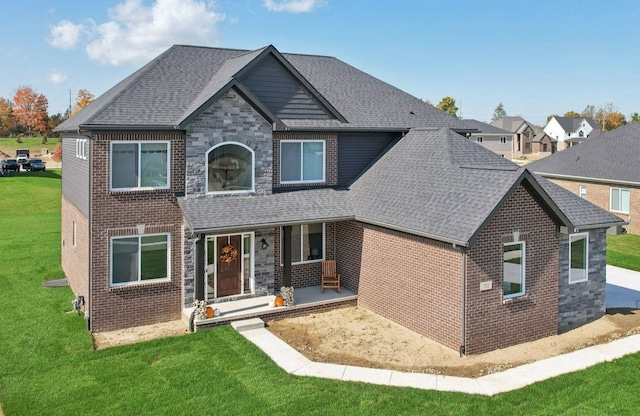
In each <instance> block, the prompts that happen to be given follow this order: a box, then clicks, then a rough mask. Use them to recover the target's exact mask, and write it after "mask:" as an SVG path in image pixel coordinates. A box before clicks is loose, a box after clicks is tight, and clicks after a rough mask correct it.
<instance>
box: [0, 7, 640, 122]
mask: <svg viewBox="0 0 640 416" xmlns="http://www.w3.org/2000/svg"><path fill="white" fill-rule="evenodd" d="M638 22H640V3H638V2H637V1H615V0H613V1H609V2H606V3H603V2H601V1H562V2H560V1H546V0H539V1H517V0H511V1H490V2H484V1H464V0H458V1H456V2H452V1H445V0H441V1H439V0H395V1H373V0H372V1H364V0H216V1H207V0H102V1H87V0H82V1H76V0H64V1H63V0H58V1H42V0H28V1H11V2H6V4H3V13H2V16H1V17H0V97H4V98H7V99H12V97H13V94H14V92H15V89H16V88H18V87H20V86H30V87H32V88H33V89H34V90H36V91H37V92H39V93H42V94H44V95H45V96H46V97H47V98H48V100H49V113H57V112H61V113H63V112H64V111H65V110H66V108H67V107H68V106H69V95H70V91H71V95H72V99H73V100H75V96H76V93H77V91H78V90H79V89H81V88H84V89H88V90H89V91H91V92H92V93H93V94H95V95H96V96H98V95H100V94H102V93H104V92H105V91H107V90H108V89H109V88H110V87H112V86H113V85H115V84H116V83H117V82H119V81H120V80H122V79H123V78H125V77H126V76H127V75H129V74H131V73H132V72H134V71H135V70H136V69H137V68H139V67H140V66H142V65H143V64H144V63H146V62H148V61H149V60H151V59H153V57H154V56H157V55H158V54H159V53H161V52H162V51H164V50H165V49H167V48H168V47H169V46H171V45H172V44H177V43H179V44H193V45H206V46H217V47H224V48H240V49H257V48H260V47H263V46H266V45H269V44H272V45H274V46H275V47H276V48H277V49H278V50H279V51H280V52H291V53H305V54H320V55H330V56H335V57H336V58H339V59H341V60H343V61H345V62H347V63H349V64H351V65H353V66H355V67H357V68H359V69H361V70H363V71H365V72H368V73H370V74H372V75H374V76H376V77H378V78H380V79H382V80H383V81H386V82H388V83H390V84H392V85H394V86H396V87H398V88H400V89H402V90H404V91H407V92H409V93H410V94H412V95H414V96H416V97H419V98H422V99H429V100H430V101H431V102H432V103H433V104H437V103H438V102H439V101H440V100H441V99H442V98H443V97H445V96H451V97H453V98H455V99H456V101H457V105H458V107H461V115H462V117H463V118H474V119H478V120H481V121H489V120H490V119H491V116H492V114H493V110H494V109H495V108H496V106H497V105H498V103H500V102H502V103H503V105H504V108H505V110H506V111H507V113H508V114H509V115H521V116H523V117H524V118H526V119H527V120H529V121H531V122H533V123H536V124H544V122H545V120H546V117H547V116H548V115H550V114H560V115H562V114H563V113H565V112H566V111H569V110H574V111H577V112H580V111H582V110H583V109H584V108H585V107H586V106H587V105H595V106H596V107H599V106H603V105H604V104H606V103H613V104H614V107H616V108H617V110H618V111H620V112H621V113H623V114H624V115H625V116H627V118H628V117H629V114H630V113H632V112H636V111H637V112H640V103H638V96H639V94H638V87H637V84H636V76H637V75H638V72H639V70H640V36H639V35H640V25H639V24H638Z"/></svg>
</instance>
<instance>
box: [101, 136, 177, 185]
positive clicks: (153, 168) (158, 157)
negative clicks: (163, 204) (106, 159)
mask: <svg viewBox="0 0 640 416" xmlns="http://www.w3.org/2000/svg"><path fill="white" fill-rule="evenodd" d="M169 149H170V145H169V142H166V141H157V142H156V141H153V142H112V143H111V169H110V173H111V175H110V176H111V189H112V190H128V189H138V188H147V189H167V188H169Z"/></svg>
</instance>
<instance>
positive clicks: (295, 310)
mask: <svg viewBox="0 0 640 416" xmlns="http://www.w3.org/2000/svg"><path fill="white" fill-rule="evenodd" d="M294 296H295V306H293V307H285V306H280V307H273V306H269V303H270V301H272V300H273V299H274V298H275V295H267V296H259V297H252V298H246V299H240V300H235V301H227V302H219V303H213V304H211V305H209V306H211V307H213V308H217V309H218V310H219V311H220V315H219V316H216V317H213V318H209V319H205V320H202V321H195V322H194V329H195V330H199V329H206V328H212V327H214V326H219V325H224V324H228V323H230V322H233V321H239V320H243V319H249V318H261V319H263V320H265V321H267V320H271V319H284V318H291V317H296V316H304V315H308V314H310V313H314V312H323V311H327V310H330V309H335V308H340V307H343V306H355V305H356V304H357V300H358V295H356V294H355V293H354V292H353V291H351V290H349V289H347V288H345V287H342V288H341V290H340V293H338V292H336V291H334V290H326V289H325V291H324V292H322V291H321V289H320V286H309V287H303V288H298V289H295V294H294ZM193 309H194V308H184V309H183V311H182V319H183V320H184V321H185V323H187V324H188V323H189V319H190V317H191V313H192V312H193Z"/></svg>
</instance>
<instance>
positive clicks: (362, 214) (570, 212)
mask: <svg viewBox="0 0 640 416" xmlns="http://www.w3.org/2000/svg"><path fill="white" fill-rule="evenodd" d="M57 130H58V131H60V132H62V139H61V140H62V149H63V165H62V166H63V175H62V177H63V179H62V265H63V268H64V271H65V274H66V276H67V278H68V280H69V282H70V285H71V287H72V288H73V290H74V292H75V293H76V294H77V295H81V296H84V297H85V299H86V304H85V309H84V312H85V316H86V317H87V320H88V327H89V329H90V330H91V331H108V330H114V329H119V328H125V327H129V326H134V325H143V324H151V323H154V322H160V321H166V320H171V319H179V318H180V317H181V316H183V315H184V313H185V310H187V309H188V308H190V307H191V306H192V304H193V302H194V301H195V300H205V301H207V302H209V303H212V302H221V301H231V302H232V301H234V300H236V299H243V298H250V297H259V296H267V295H273V294H275V293H276V291H277V290H278V288H280V287H281V286H283V285H284V286H293V287H294V288H302V287H310V286H318V285H319V284H320V272H321V264H322V263H321V262H322V260H323V259H335V260H336V261H337V267H338V271H339V272H340V274H341V277H342V286H343V287H344V288H346V289H350V290H351V291H353V292H355V293H357V303H358V304H359V305H360V306H361V307H364V308H367V309H370V310H372V311H373V312H375V313H378V314H380V315H382V316H385V317H387V318H390V319H392V320H394V321H396V322H398V323H400V324H401V325H404V326H406V327H408V328H411V329H413V330H415V331H417V332H419V333H421V334H423V335H425V336H427V337H429V338H432V339H434V340H436V341H438V342H440V343H442V344H444V345H446V346H447V347H449V348H453V349H456V350H458V349H459V350H460V351H461V352H462V353H465V354H475V353H481V352H485V351H489V350H493V349H496V348H501V347H506V346H509V345H514V344H518V343H521V342H526V341H531V340H534V339H538V338H541V337H545V336H548V335H552V334H556V333H557V332H558V329H559V328H562V327H565V326H568V325H575V324H581V323H584V322H587V321H589V320H592V319H595V318H598V317H600V316H602V315H603V314H604V312H605V289H606V284H605V277H606V276H605V247H606V239H605V230H606V229H607V228H608V227H610V226H612V225H617V224H622V221H621V220H620V219H619V218H617V217H616V216H614V215H612V214H610V213H608V212H606V211H603V210H601V209H600V208H598V207H596V206H594V205H593V204H591V203H589V202H588V201H585V200H584V199H581V198H579V197H577V196H575V195H573V194H572V193H570V192H567V191H566V190H564V189H562V188H560V187H558V186H557V185H554V184H552V183H551V182H549V181H547V180H545V179H544V178H541V177H538V176H536V175H533V174H532V173H531V172H530V171H529V170H528V169H526V168H520V167H518V166H516V165H515V164H513V163H511V162H510V161H508V160H506V159H504V158H502V157H500V156H498V155H496V154H494V153H492V152H490V151H488V150H487V149H484V148H482V147H480V146H476V145H475V144H473V143H469V140H468V139H467V138H466V137H464V136H463V135H466V134H468V133H470V130H469V129H468V128H467V126H465V125H464V124H463V123H461V122H460V121H459V120H457V119H456V118H454V117H450V116H448V115H446V114H444V113H443V112H441V111H438V110H436V109H435V108H434V107H432V106H430V105H427V104H426V103H424V102H422V101H421V100H419V99H417V98H415V97H412V96H410V95H408V94H406V93H404V92H402V91H400V90H398V89H396V88H394V87H392V86H390V85H388V84H386V83H384V82H382V81H380V80H378V79H376V78H373V77H372V76H370V75H368V74H366V73H364V72H362V71H359V70H357V69H355V68H353V67H352V66H349V65H347V64H346V63H344V62H342V61H340V60H338V59H335V58H332V57H326V56H314V55H297V54H282V53H280V52H279V51H278V50H276V49H275V48H274V47H273V46H269V47H266V48H263V49H259V50H256V51H242V50H231V49H218V48H204V47H191V46H173V47H171V48H170V49H169V50H167V51H166V52H165V53H163V54H162V55H160V56H159V57H157V58H156V59H154V60H153V61H151V62H150V63H148V64H147V65H146V66H144V67H143V68H141V69H140V70H138V71H136V72H135V73H134V74H133V75H131V76H129V77H128V78H126V79H125V80H123V81H121V82H120V83H119V84H117V85H116V86H115V87H113V88H112V89H111V90H109V91H107V92H106V93H105V94H103V95H102V96H101V97H99V98H98V99H96V101H94V102H93V103H91V104H89V105H88V106H87V107H85V108H84V109H83V110H81V111H80V112H78V113H77V114H76V115H75V116H73V117H71V118H70V119H68V120H66V121H65V122H64V123H62V124H61V125H60V126H59V127H58V129H57ZM317 290H318V291H320V288H318V289H317ZM296 308H297V307H296ZM281 309H282V310H287V309H289V310H293V311H294V312H295V308H293V309H291V308H281ZM203 322H204V321H203Z"/></svg>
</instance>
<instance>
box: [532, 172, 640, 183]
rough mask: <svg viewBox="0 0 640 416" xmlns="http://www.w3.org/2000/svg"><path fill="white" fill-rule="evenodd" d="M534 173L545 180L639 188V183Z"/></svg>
mask: <svg viewBox="0 0 640 416" xmlns="http://www.w3.org/2000/svg"><path fill="white" fill-rule="evenodd" d="M535 173H536V174H538V175H540V176H543V177H545V178H555V179H573V180H581V181H585V182H595V183H605V184H617V185H627V186H640V182H634V181H621V180H617V179H602V178H590V177H586V176H573V175H562V174H559V173H546V172H535Z"/></svg>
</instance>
